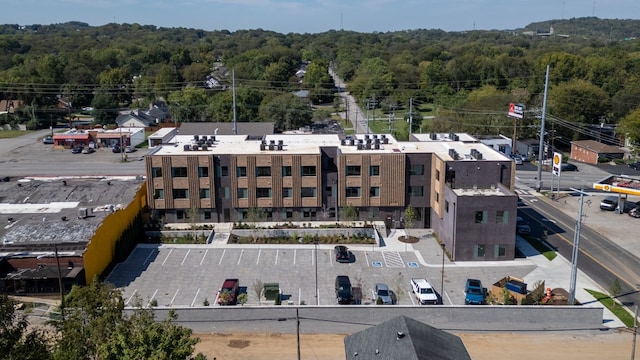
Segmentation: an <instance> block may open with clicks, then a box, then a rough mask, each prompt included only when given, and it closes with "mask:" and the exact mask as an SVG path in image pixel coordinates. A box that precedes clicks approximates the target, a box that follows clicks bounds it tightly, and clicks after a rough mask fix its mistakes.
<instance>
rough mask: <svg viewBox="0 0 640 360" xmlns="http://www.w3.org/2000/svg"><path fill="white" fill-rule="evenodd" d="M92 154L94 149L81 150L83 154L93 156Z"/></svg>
mask: <svg viewBox="0 0 640 360" xmlns="http://www.w3.org/2000/svg"><path fill="white" fill-rule="evenodd" d="M94 152H96V149H94V148H91V147H88V148H84V150H82V153H83V154H93V153H94Z"/></svg>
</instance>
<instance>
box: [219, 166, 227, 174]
mask: <svg viewBox="0 0 640 360" xmlns="http://www.w3.org/2000/svg"><path fill="white" fill-rule="evenodd" d="M220 176H229V167H228V166H221V167H220Z"/></svg>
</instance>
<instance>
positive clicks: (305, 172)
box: [301, 165, 316, 176]
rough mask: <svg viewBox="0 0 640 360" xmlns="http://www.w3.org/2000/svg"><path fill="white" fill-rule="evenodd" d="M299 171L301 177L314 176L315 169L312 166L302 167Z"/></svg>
mask: <svg viewBox="0 0 640 360" xmlns="http://www.w3.org/2000/svg"><path fill="white" fill-rule="evenodd" d="M301 170H302V171H301V173H302V176H316V167H315V166H313V165H307V166H303V167H302V169H301Z"/></svg>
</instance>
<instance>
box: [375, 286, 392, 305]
mask: <svg viewBox="0 0 640 360" xmlns="http://www.w3.org/2000/svg"><path fill="white" fill-rule="evenodd" d="M375 293H376V303H377V301H378V299H381V300H382V305H393V304H394V301H393V297H392V293H391V291H390V290H389V287H388V286H387V285H386V284H376V288H375Z"/></svg>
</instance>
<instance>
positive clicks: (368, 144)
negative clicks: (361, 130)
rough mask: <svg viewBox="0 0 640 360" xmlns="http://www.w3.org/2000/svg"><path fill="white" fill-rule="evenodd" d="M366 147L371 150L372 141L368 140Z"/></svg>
mask: <svg viewBox="0 0 640 360" xmlns="http://www.w3.org/2000/svg"><path fill="white" fill-rule="evenodd" d="M367 140H370V139H367ZM364 148H365V149H367V150H371V143H370V142H369V141H367V143H366V144H365V145H364Z"/></svg>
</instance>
